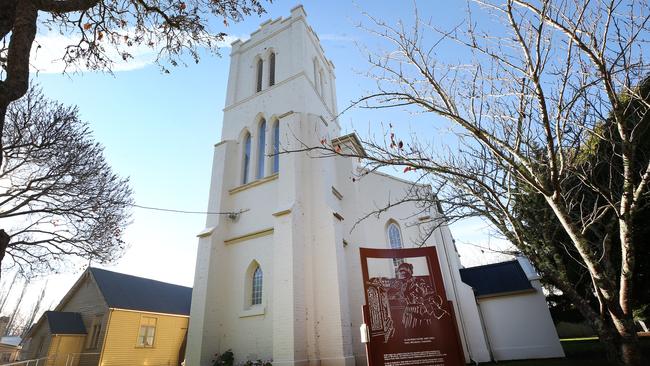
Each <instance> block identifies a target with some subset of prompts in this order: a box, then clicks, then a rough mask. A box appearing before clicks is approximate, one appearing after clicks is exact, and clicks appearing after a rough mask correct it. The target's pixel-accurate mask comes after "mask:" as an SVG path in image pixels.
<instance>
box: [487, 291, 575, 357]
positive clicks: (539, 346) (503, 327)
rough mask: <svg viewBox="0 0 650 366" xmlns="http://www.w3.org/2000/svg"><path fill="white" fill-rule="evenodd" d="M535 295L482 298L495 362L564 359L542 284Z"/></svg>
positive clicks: (524, 294)
mask: <svg viewBox="0 0 650 366" xmlns="http://www.w3.org/2000/svg"><path fill="white" fill-rule="evenodd" d="M531 284H533V287H534V289H535V292H526V293H521V294H518V295H509V296H499V297H488V298H482V299H479V307H480V310H481V312H482V314H483V321H484V324H485V328H486V331H487V334H488V337H489V342H490V345H491V348H492V354H493V356H494V359H495V360H497V361H499V360H519V359H532V358H553V357H564V351H563V350H562V345H561V344H560V341H559V339H558V336H557V332H556V331H555V326H554V325H553V319H551V315H550V312H549V310H548V306H547V304H546V301H545V298H544V294H543V292H542V289H541V286H540V285H539V281H532V282H531Z"/></svg>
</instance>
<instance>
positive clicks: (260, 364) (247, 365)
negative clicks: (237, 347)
mask: <svg viewBox="0 0 650 366" xmlns="http://www.w3.org/2000/svg"><path fill="white" fill-rule="evenodd" d="M244 366H273V364H272V363H271V361H262V360H257V361H251V360H248V361H246V362H244Z"/></svg>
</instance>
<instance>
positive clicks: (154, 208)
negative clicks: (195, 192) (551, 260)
mask: <svg viewBox="0 0 650 366" xmlns="http://www.w3.org/2000/svg"><path fill="white" fill-rule="evenodd" d="M0 188H5V189H12V187H7V186H0ZM122 204H124V205H127V206H131V207H136V208H141V209H143V210H152V211H162V212H173V213H183V214H199V215H234V216H236V215H239V214H242V213H244V212H247V211H249V210H250V209H245V210H239V211H228V212H210V211H187V210H176V209H172V208H162V207H153V206H143V205H137V204H135V203H126V202H122Z"/></svg>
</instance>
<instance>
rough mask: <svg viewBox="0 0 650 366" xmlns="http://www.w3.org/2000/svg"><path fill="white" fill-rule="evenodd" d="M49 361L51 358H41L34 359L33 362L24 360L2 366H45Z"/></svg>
mask: <svg viewBox="0 0 650 366" xmlns="http://www.w3.org/2000/svg"><path fill="white" fill-rule="evenodd" d="M50 359H51V357H41V358H35V359H33V360H24V361H16V362H12V363H5V364H3V365H2V366H45V364H46V363H47V361H48V360H50ZM41 361H43V362H41Z"/></svg>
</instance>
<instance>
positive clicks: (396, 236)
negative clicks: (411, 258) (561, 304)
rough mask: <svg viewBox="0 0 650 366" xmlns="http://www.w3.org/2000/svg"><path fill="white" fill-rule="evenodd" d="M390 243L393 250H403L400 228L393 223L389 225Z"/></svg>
mask: <svg viewBox="0 0 650 366" xmlns="http://www.w3.org/2000/svg"><path fill="white" fill-rule="evenodd" d="M388 242H389V244H390V248H391V249H402V248H403V246H402V235H401V234H400V232H399V226H397V224H396V223H394V222H392V223H390V225H388Z"/></svg>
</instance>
